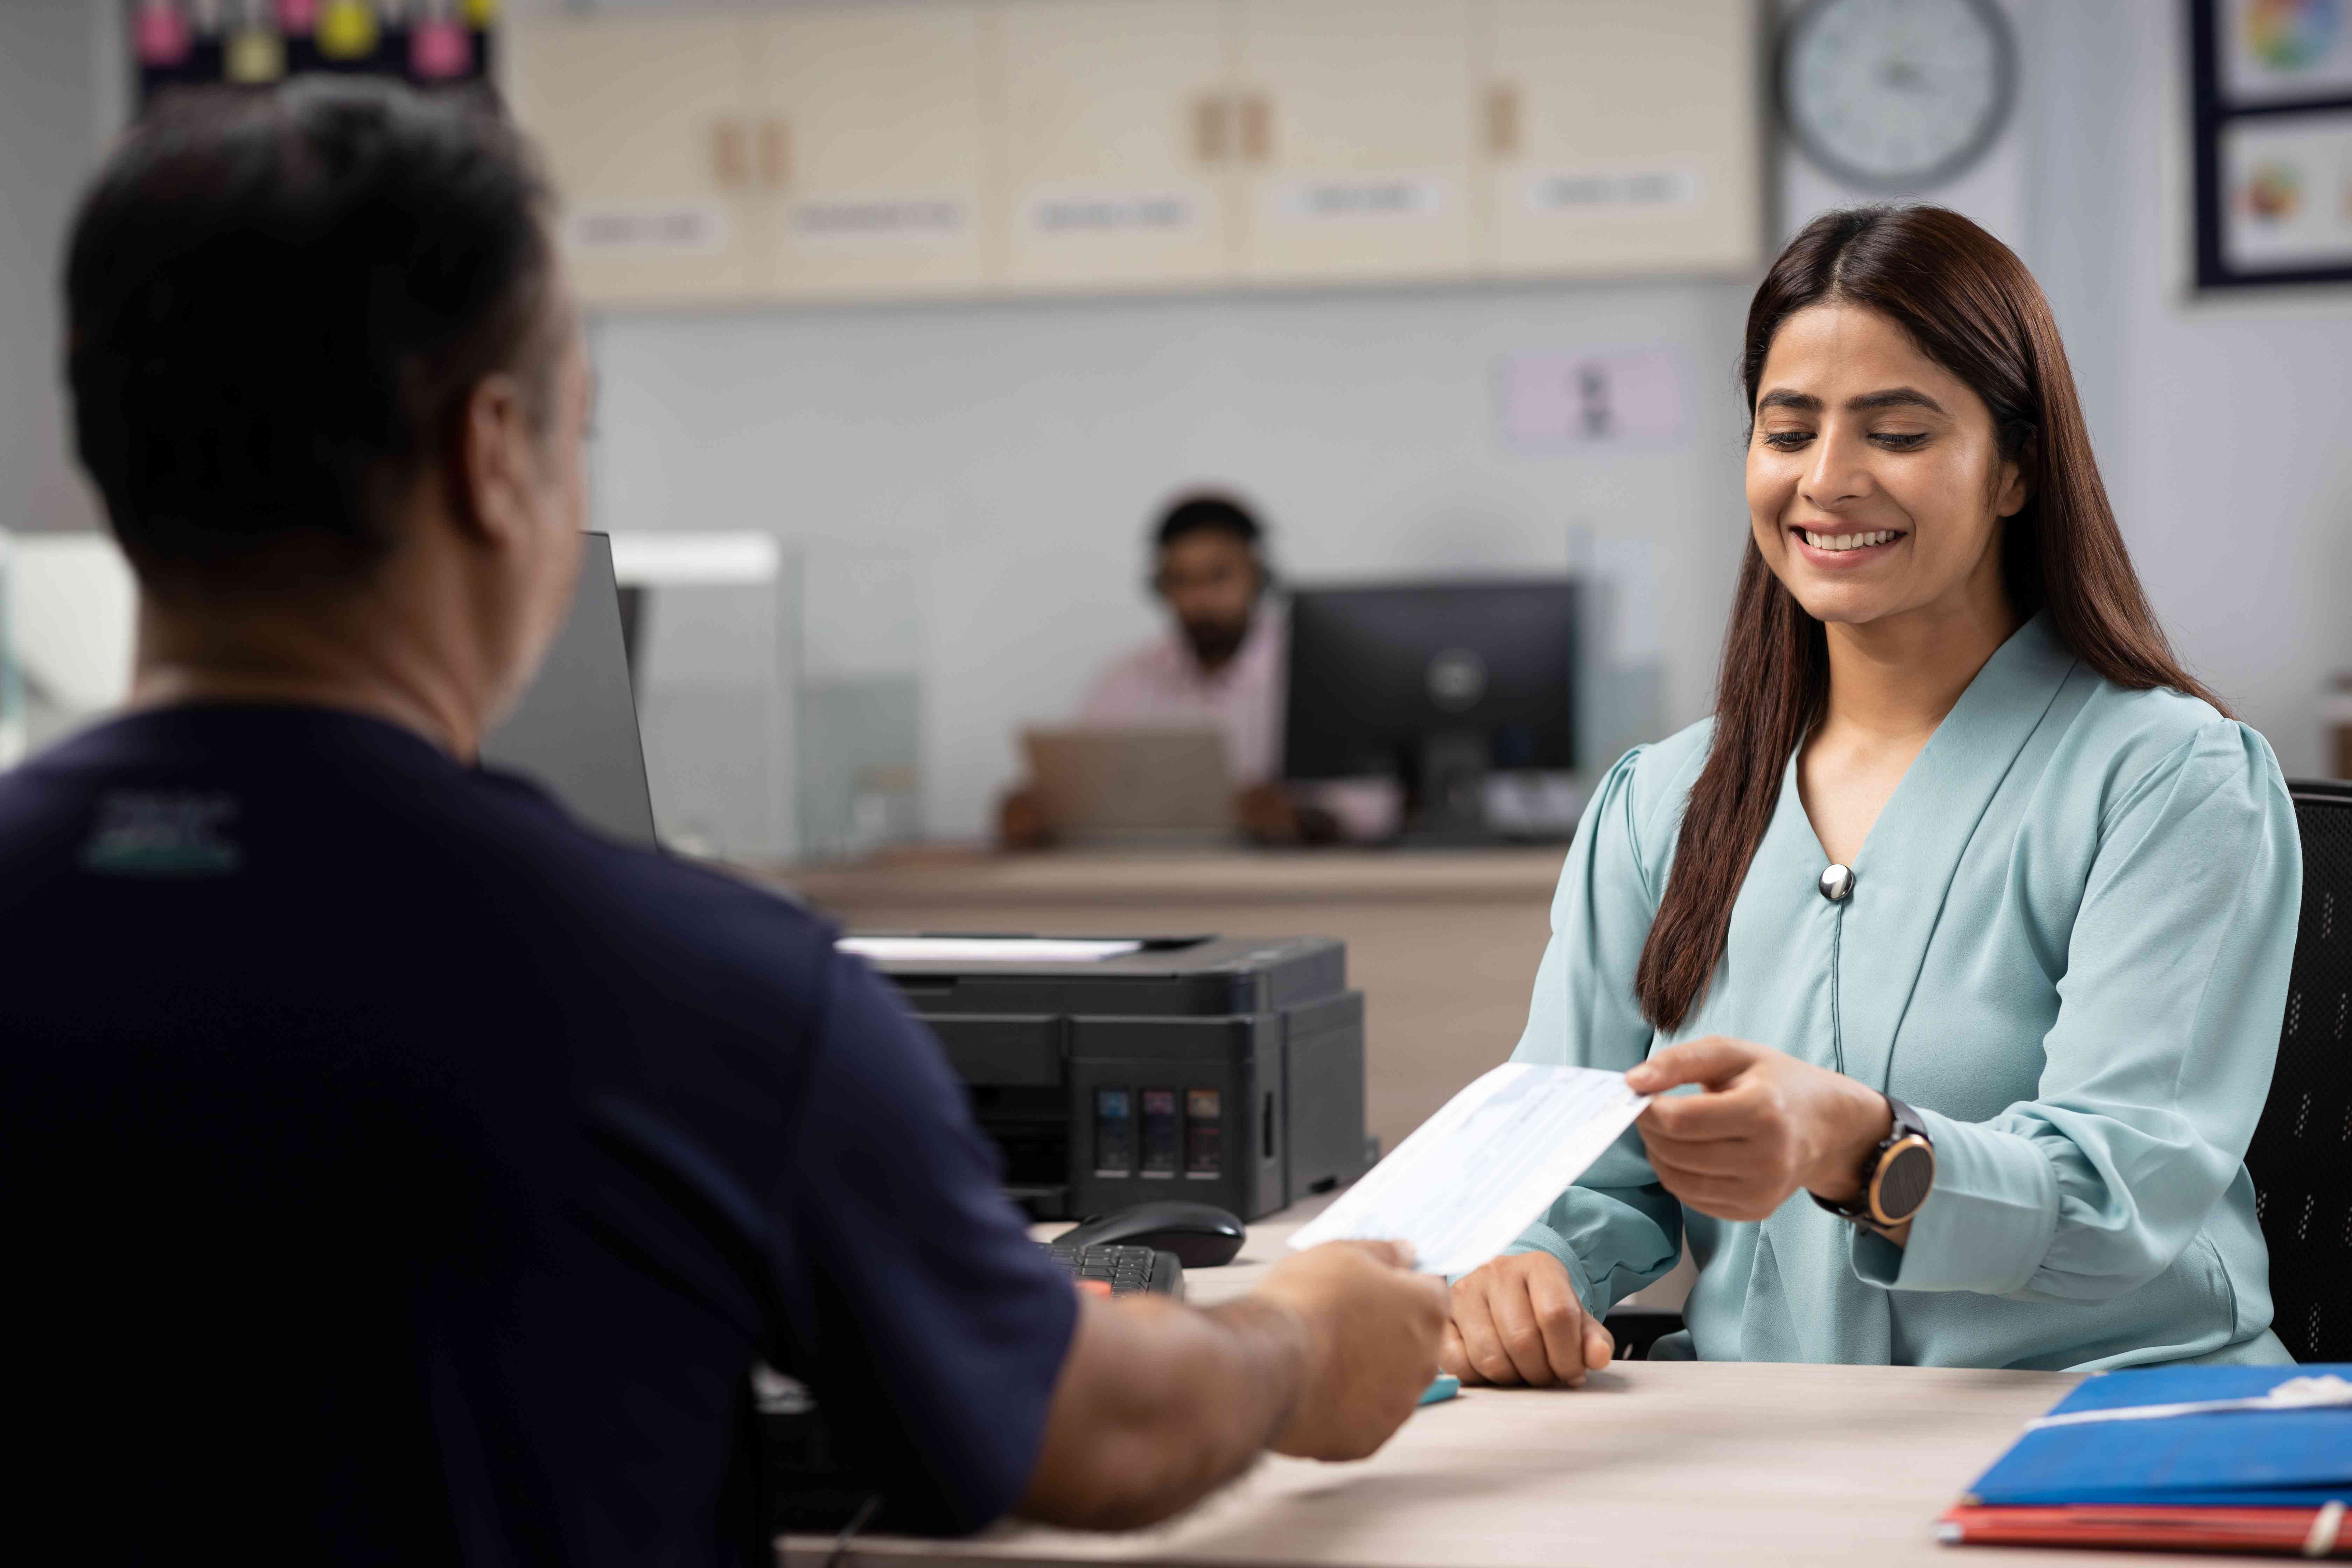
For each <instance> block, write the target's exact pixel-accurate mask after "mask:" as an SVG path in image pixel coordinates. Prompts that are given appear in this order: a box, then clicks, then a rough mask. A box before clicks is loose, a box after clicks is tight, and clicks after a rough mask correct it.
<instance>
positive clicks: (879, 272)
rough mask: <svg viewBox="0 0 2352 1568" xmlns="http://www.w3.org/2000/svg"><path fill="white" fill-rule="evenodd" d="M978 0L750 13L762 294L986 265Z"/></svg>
mask: <svg viewBox="0 0 2352 1568" xmlns="http://www.w3.org/2000/svg"><path fill="white" fill-rule="evenodd" d="M988 19H989V18H987V17H986V16H985V15H984V13H982V12H981V11H980V10H978V9H976V8H974V7H971V6H966V5H870V4H869V5H858V6H856V7H842V8H839V9H834V8H824V9H794V10H791V11H785V12H781V13H777V14H775V15H773V16H770V17H768V18H765V19H763V20H761V22H760V23H759V25H758V33H759V47H758V48H757V49H756V51H755V52H754V59H755V62H756V66H757V71H758V77H759V83H758V86H757V88H756V89H755V91H754V93H753V100H754V102H755V104H756V106H757V112H756V115H755V120H754V125H753V129H752V136H753V140H754V145H755V148H756V150H757V160H758V163H759V168H760V176H761V184H762V185H763V187H764V188H765V189H766V190H767V191H769V192H770V193H772V195H771V198H770V199H771V201H772V207H773V224H774V227H773V236H774V237H773V242H772V247H771V248H770V251H769V257H768V265H767V272H766V276H765V278H764V279H762V281H763V283H764V284H765V286H766V289H767V291H769V292H772V293H777V294H786V295H842V294H873V293H894V294H897V293H918V294H919V293H934V292H939V291H941V290H946V291H951V292H961V293H969V292H971V290H973V289H977V288H978V287H980V285H981V284H982V282H983V281H984V280H985V279H986V276H987V272H988V268H985V267H984V266H983V264H982V232H983V226H984V225H985V224H986V222H987V221H988V219H989V217H990V216H992V215H991V214H990V213H989V212H988V211H987V210H986V209H987V205H988V195H989V193H988V191H987V189H986V182H985V177H984V175H985V162H986V154H985V151H984V148H985V143H986V142H987V141H988V139H989V132H990V131H991V129H992V126H993V125H994V123H995V121H996V120H997V118H998V117H997V115H996V113H995V106H994V105H992V104H991V103H990V102H989V101H988V97H987V93H986V91H985V89H984V87H983V79H984V77H985V75H986V74H987V73H985V72H984V71H983V68H982V32H983V27H984V24H985V22H986V21H987V20H988Z"/></svg>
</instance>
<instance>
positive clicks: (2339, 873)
mask: <svg viewBox="0 0 2352 1568" xmlns="http://www.w3.org/2000/svg"><path fill="white" fill-rule="evenodd" d="M2287 791H2288V793H2289V794H2290V795H2293V796H2294V819H2295V826H2296V827H2297V828H2298V829H2299V830H2300V832H2301V835H2302V838H2303V915H2302V918H2301V919H2300V920H2299V921H2297V922H2296V925H2295V939H2294V974H2293V976H2292V978H2290V979H2289V980H2288V982H2287V993H2286V1023H2285V1026H2284V1028H2283V1029H2282V1030H2281V1031H2280V1034H2279V1055H2278V1071H2277V1074H2276V1076H2274V1077H2273V1079H2271V1093H2270V1099H2269V1100H2268V1101H2267V1102H2265V1104H2264V1105H2263V1120H2262V1122H2261V1124H2260V1125H2259V1126H2257V1127H2256V1128H2255V1129H2254V1142H2253V1145H2252V1147H2251V1148H2250V1149H2248V1150H2247V1151H2246V1169H2247V1170H2248V1172H2249V1173H2252V1176H2253V1179H2254V1214H2255V1215H2256V1217H2257V1218H2259V1219H2260V1220H2261V1222H2262V1227H2263V1237H2264V1238H2265V1239H2267V1240H2268V1241H2269V1243H2270V1248H2271V1302H2272V1306H2273V1318H2272V1321H2271V1327H2272V1328H2273V1330H2274V1331H2276V1332H2277V1334H2278V1337H2279V1339H2280V1340H2281V1341H2282V1342H2284V1343H2285V1345H2286V1348H2287V1350H2288V1352H2290V1353H2292V1354H2293V1355H2294V1359H2295V1360H2297V1361H2306V1362H2309V1361H2352V1036H2347V1032H2346V1031H2347V1027H2352V1019H2347V1011H2352V784H2334V783H2323V782H2316V781H2311V780H2301V781H2296V782H2294V783H2291V784H2288V785H2287Z"/></svg>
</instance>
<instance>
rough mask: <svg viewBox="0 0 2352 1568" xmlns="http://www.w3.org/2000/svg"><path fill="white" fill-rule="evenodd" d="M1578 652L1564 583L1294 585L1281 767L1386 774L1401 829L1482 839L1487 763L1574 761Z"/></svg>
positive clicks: (1437, 838) (1558, 766) (1566, 764)
mask: <svg viewBox="0 0 2352 1568" xmlns="http://www.w3.org/2000/svg"><path fill="white" fill-rule="evenodd" d="M1576 646H1577V591H1576V584H1574V583H1572V582H1570V580H1568V579H1566V578H1540V577H1521V578H1503V579H1494V580H1486V581H1455V582H1433V583H1410V584H1380V585H1375V586H1366V587H1354V588H1310V589H1300V590H1298V591H1297V592H1295V593H1294V594H1293V595H1291V600H1290V693H1289V699H1288V707H1287V717H1286V723H1285V726H1284V744H1283V774H1284V776H1285V777H1286V778H1292V779H1330V778H1349V777H1359V776H1362V775H1365V774H1386V775H1389V776H1392V777H1396V778H1399V779H1401V780H1402V781H1403V783H1404V785H1405V793H1406V800H1407V804H1408V806H1409V808H1410V811H1411V818H1410V822H1411V828H1410V831H1411V835H1412V837H1416V838H1420V839H1423V840H1427V841H1433V842H1462V843H1475V842H1480V841H1483V840H1486V839H1490V838H1492V837H1495V835H1494V833H1493V832H1492V830H1491V828H1490V827H1489V826H1488V824H1487V822H1486V775H1487V773H1489V772H1490V771H1496V770H1505V769H1508V770H1544V771H1558V772H1564V771H1566V770H1568V769H1570V768H1572V767H1574V766H1575V763H1576V753H1575V731H1574V725H1573V718H1572V716H1573V713H1574V710H1575V675H1576Z"/></svg>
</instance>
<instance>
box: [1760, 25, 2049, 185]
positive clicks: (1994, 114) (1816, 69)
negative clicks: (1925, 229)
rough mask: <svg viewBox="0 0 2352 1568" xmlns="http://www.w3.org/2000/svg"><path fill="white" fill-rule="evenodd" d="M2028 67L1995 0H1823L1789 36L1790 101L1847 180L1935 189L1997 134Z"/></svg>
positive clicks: (1819, 155)
mask: <svg viewBox="0 0 2352 1568" xmlns="http://www.w3.org/2000/svg"><path fill="white" fill-rule="evenodd" d="M2016 72H2017V58H2016V49H2015V47H2014V45H2013V44H2012V42H2011V38H2010V33H2009V25H2008V22H2007V21H2006V20H2005V19H2004V18H2003V17H2002V16H2001V14H2000V9H1999V7H1998V6H1997V5H1995V4H1994V0H1811V4H1810V5H1807V6H1806V7H1805V8H1804V10H1803V11H1801V12H1800V13H1799V14H1798V16H1797V18H1796V20H1795V21H1793V22H1791V23H1790V25H1789V31H1788V34H1787V36H1786V37H1785V38H1784V39H1783V41H1782V44H1781V52H1780V102H1781V112H1782V114H1783V116H1784V117H1785V118H1786V120H1787V121H1788V125H1789V130H1790V132H1791V133H1792V134H1793V135H1794V136H1795V137H1796V139H1797V143H1798V145H1800V146H1801V147H1802V148H1803V149H1804V150H1805V155H1806V156H1807V157H1809V158H1811V159H1812V161H1813V162H1814V163H1819V164H1820V165H1821V166H1822V168H1823V169H1825V170H1827V171H1828V172H1829V173H1830V174H1833V175H1835V176H1836V177H1837V178H1839V179H1840V180H1843V181H1844V182H1845V183H1846V184H1851V185H1858V186H1860V187H1862V188H1864V189H1865V190H1876V191H1917V190H1924V189H1926V188H1927V187H1929V186H1931V185H1937V184H1942V183H1943V182H1945V181H1946V180H1949V179H1951V178H1953V177H1954V176H1955V175H1957V174H1960V173H1961V172H1962V171H1964V170H1966V169H1967V168H1968V167H1969V164H1971V163H1975V162H1976V161H1977V160H1978V159H1979V157H1981V156H1983V154H1984V153H1985V150H1986V149H1987V148H1989V147H1990V146H1991V145H1992V142H1993V139H1994V138H1995V137H1997V136H1998V135H2000V129H2001V124H2002V122H2003V121H2005V120H2007V119H2008V117H2009V108H2010V102H2011V99H2012V97H2013V96H2014V94H2015V87H2016Z"/></svg>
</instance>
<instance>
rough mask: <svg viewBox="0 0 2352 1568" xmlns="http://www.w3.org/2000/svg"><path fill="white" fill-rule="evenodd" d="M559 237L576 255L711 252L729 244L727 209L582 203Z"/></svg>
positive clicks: (618, 255)
mask: <svg viewBox="0 0 2352 1568" xmlns="http://www.w3.org/2000/svg"><path fill="white" fill-rule="evenodd" d="M563 240H564V244H565V246H566V247H568V248H570V249H571V250H572V252H573V253H574V254H575V255H579V256H594V257H614V258H625V257H652V256H712V255H716V254H717V253H718V252H719V251H720V250H723V249H725V248H726V247H727V214H726V212H725V210H724V209H722V208H719V207H715V206H680V207H629V208H616V207H583V208H582V209H580V210H579V211H576V212H573V213H571V214H569V215H567V216H565V218H564V220H563Z"/></svg>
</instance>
